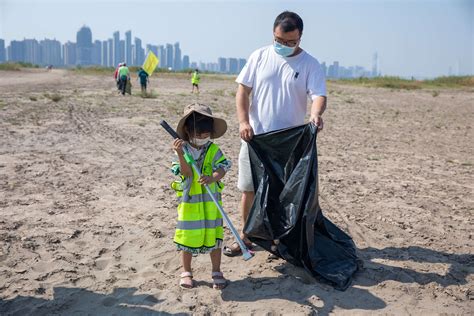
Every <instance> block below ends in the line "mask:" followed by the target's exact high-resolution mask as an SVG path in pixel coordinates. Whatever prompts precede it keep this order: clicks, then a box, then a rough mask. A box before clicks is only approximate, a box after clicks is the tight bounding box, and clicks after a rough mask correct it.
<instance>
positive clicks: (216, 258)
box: [210, 248, 227, 290]
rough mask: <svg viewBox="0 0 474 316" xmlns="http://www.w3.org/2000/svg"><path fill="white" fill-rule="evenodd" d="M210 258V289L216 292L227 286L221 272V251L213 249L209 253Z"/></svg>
mask: <svg viewBox="0 0 474 316" xmlns="http://www.w3.org/2000/svg"><path fill="white" fill-rule="evenodd" d="M210 256H211V263H212V282H213V283H214V284H213V286H212V287H213V288H214V289H216V290H222V289H223V288H225V287H226V286H227V280H226V279H225V278H224V275H223V274H222V272H221V256H222V251H221V249H220V248H218V249H214V250H213V251H211V253H210Z"/></svg>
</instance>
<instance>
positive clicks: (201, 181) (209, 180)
mask: <svg viewBox="0 0 474 316" xmlns="http://www.w3.org/2000/svg"><path fill="white" fill-rule="evenodd" d="M215 181H216V180H215V179H214V177H212V176H201V177H200V178H199V180H198V182H199V184H202V185H204V184H211V183H212V182H215Z"/></svg>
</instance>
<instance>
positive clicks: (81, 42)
mask: <svg viewBox="0 0 474 316" xmlns="http://www.w3.org/2000/svg"><path fill="white" fill-rule="evenodd" d="M76 43H77V44H76V45H77V46H76V49H77V64H78V65H82V66H84V65H90V64H92V32H91V29H90V28H88V27H87V26H83V27H81V29H80V30H79V31H78V32H77V35H76Z"/></svg>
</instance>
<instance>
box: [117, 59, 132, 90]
mask: <svg viewBox="0 0 474 316" xmlns="http://www.w3.org/2000/svg"><path fill="white" fill-rule="evenodd" d="M118 76H119V89H120V91H121V92H122V95H125V89H126V88H127V81H129V80H130V70H128V67H127V64H126V63H123V64H122V66H121V67H120V68H119V70H118Z"/></svg>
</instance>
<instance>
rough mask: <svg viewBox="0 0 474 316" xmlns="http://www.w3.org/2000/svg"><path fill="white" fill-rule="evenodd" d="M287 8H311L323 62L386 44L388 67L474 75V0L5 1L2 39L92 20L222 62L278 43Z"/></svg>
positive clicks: (54, 32)
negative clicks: (276, 25) (276, 27)
mask: <svg viewBox="0 0 474 316" xmlns="http://www.w3.org/2000/svg"><path fill="white" fill-rule="evenodd" d="M284 10H290V11H294V12H296V13H298V14H299V15H300V16H301V18H302V19H303V21H304V30H303V37H302V41H301V47H302V48H303V49H305V50H306V51H307V52H309V53H310V54H311V55H312V56H314V57H316V58H317V59H318V60H319V61H320V62H326V64H331V63H332V62H334V61H339V64H340V65H342V66H346V67H348V66H355V65H359V66H363V67H365V68H367V69H371V67H372V58H373V55H374V53H375V52H377V54H378V56H379V69H380V71H381V73H382V75H396V76H403V77H410V76H415V77H420V78H426V77H436V76H441V75H448V74H449V71H450V69H451V72H452V73H453V74H461V75H462V74H474V0H438V1H434V0H432V1H421V0H420V1H415V0H411V1H409V0H398V1H394V0H392V1H387V0H372V1H368V0H360V1H355V0H353V1H340V0H339V1H338V0H332V1H317V0H312V1H298V0H293V1H278V0H273V1H272V0H257V1H244V0H241V1H232V0H230V1H224V0H220V1H218V0H214V1H199V0H194V1H191V0H188V1H184V0H174V1H160V0H155V1H151V0H138V1H134V0H128V1H123V0H120V1H117V0H115V1H113V0H81V1H77V0H62V1H58V0H55V1H51V0H50V1H39V0H0V38H1V39H4V40H5V41H6V45H8V44H9V42H10V41H11V40H15V39H16V40H22V39H24V38H36V39H38V40H40V39H44V38H56V39H57V40H59V41H61V42H62V43H64V42H66V41H68V40H70V41H73V42H75V41H76V32H77V31H78V30H79V28H80V27H82V26H83V25H87V26H89V27H90V28H91V30H92V37H93V40H96V39H99V40H105V39H107V38H111V37H112V33H113V32H114V31H117V30H118V31H120V34H121V38H123V37H124V32H125V31H127V30H132V37H139V38H141V39H142V41H143V43H144V44H148V43H150V44H155V45H157V44H159V45H161V44H166V43H175V42H180V46H181V49H182V53H183V54H185V55H189V56H190V58H191V61H197V62H199V61H203V62H217V58H218V57H237V58H248V56H249V55H250V54H251V53H252V51H254V50H255V49H257V48H259V47H262V46H265V45H270V44H271V43H272V40H273V22H274V20H275V17H276V16H277V15H278V14H279V13H281V12H282V11H284Z"/></svg>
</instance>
